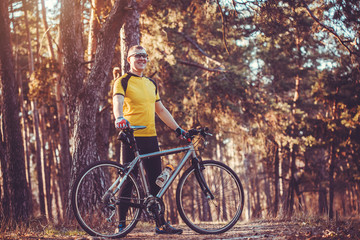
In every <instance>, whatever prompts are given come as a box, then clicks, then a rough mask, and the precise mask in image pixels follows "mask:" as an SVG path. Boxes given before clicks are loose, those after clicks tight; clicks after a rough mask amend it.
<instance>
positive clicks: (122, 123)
mask: <svg viewBox="0 0 360 240" xmlns="http://www.w3.org/2000/svg"><path fill="white" fill-rule="evenodd" d="M115 128H117V129H120V130H124V129H127V128H130V123H129V121H128V120H126V119H125V118H124V117H118V118H117V119H116V120H115Z"/></svg>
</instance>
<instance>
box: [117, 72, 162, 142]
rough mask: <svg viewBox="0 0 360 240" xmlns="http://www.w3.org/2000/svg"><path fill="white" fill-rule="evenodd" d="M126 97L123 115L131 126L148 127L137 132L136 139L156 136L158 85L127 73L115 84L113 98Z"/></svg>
mask: <svg viewBox="0 0 360 240" xmlns="http://www.w3.org/2000/svg"><path fill="white" fill-rule="evenodd" d="M119 94H120V95H123V96H124V106H123V113H124V118H126V119H127V120H128V121H129V122H130V124H131V125H134V126H137V125H141V126H146V128H145V129H141V130H136V131H135V132H134V136H136V137H153V136H156V129H155V102H157V101H160V97H159V93H158V91H157V85H156V83H155V82H154V81H153V80H152V79H150V78H147V77H139V76H137V75H135V74H132V73H126V74H124V75H123V76H121V77H120V78H118V79H116V80H115V82H114V89H113V96H115V95H119Z"/></svg>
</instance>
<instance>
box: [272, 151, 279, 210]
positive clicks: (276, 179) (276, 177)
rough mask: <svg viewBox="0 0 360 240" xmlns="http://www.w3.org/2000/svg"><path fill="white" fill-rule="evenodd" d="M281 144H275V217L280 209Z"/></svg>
mask: <svg viewBox="0 0 360 240" xmlns="http://www.w3.org/2000/svg"><path fill="white" fill-rule="evenodd" d="M279 166H280V165H279V146H275V160H274V173H275V177H274V188H275V193H274V206H273V207H274V208H273V217H276V216H277V214H278V211H279V179H280V178H279V176H280V175H279V170H280V169H279Z"/></svg>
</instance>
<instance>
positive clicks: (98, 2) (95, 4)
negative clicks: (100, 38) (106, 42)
mask: <svg viewBox="0 0 360 240" xmlns="http://www.w3.org/2000/svg"><path fill="white" fill-rule="evenodd" d="M103 4H104V0H91V15H90V21H89V24H90V29H89V36H88V48H87V61H88V62H92V61H93V60H94V57H95V51H96V46H97V44H96V40H97V38H96V36H97V34H98V32H99V30H100V23H99V21H100V18H99V17H100V16H101V10H102V7H103ZM88 66H89V67H90V68H91V66H92V64H91V63H89V65H88Z"/></svg>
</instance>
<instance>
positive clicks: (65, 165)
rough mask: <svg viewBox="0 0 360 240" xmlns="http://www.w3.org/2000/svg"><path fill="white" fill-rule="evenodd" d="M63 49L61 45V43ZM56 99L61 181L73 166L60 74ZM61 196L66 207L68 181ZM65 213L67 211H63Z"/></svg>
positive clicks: (47, 37) (53, 57) (58, 59)
mask: <svg viewBox="0 0 360 240" xmlns="http://www.w3.org/2000/svg"><path fill="white" fill-rule="evenodd" d="M41 5H42V21H43V25H44V31H45V32H46V39H47V43H48V52H49V55H50V58H51V61H54V62H55V61H57V63H58V64H59V66H60V69H59V70H61V68H62V64H61V61H62V55H61V54H60V53H59V54H58V56H57V59H56V56H55V51H54V48H53V45H52V40H51V36H50V32H49V31H47V30H48V24H47V19H46V6H45V1H44V0H41ZM59 46H60V47H61V43H59ZM54 90H55V98H56V108H57V120H58V125H59V140H60V153H59V155H60V169H59V177H60V179H69V178H70V165H71V154H70V144H69V127H68V122H67V120H66V119H67V117H66V107H65V103H64V99H63V92H62V84H61V76H60V75H59V74H55V86H54ZM59 187H60V193H61V194H60V195H61V197H62V198H61V201H62V206H64V205H65V202H66V194H67V192H68V191H69V182H68V181H60V183H59ZM62 212H65V209H63V210H62Z"/></svg>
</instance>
